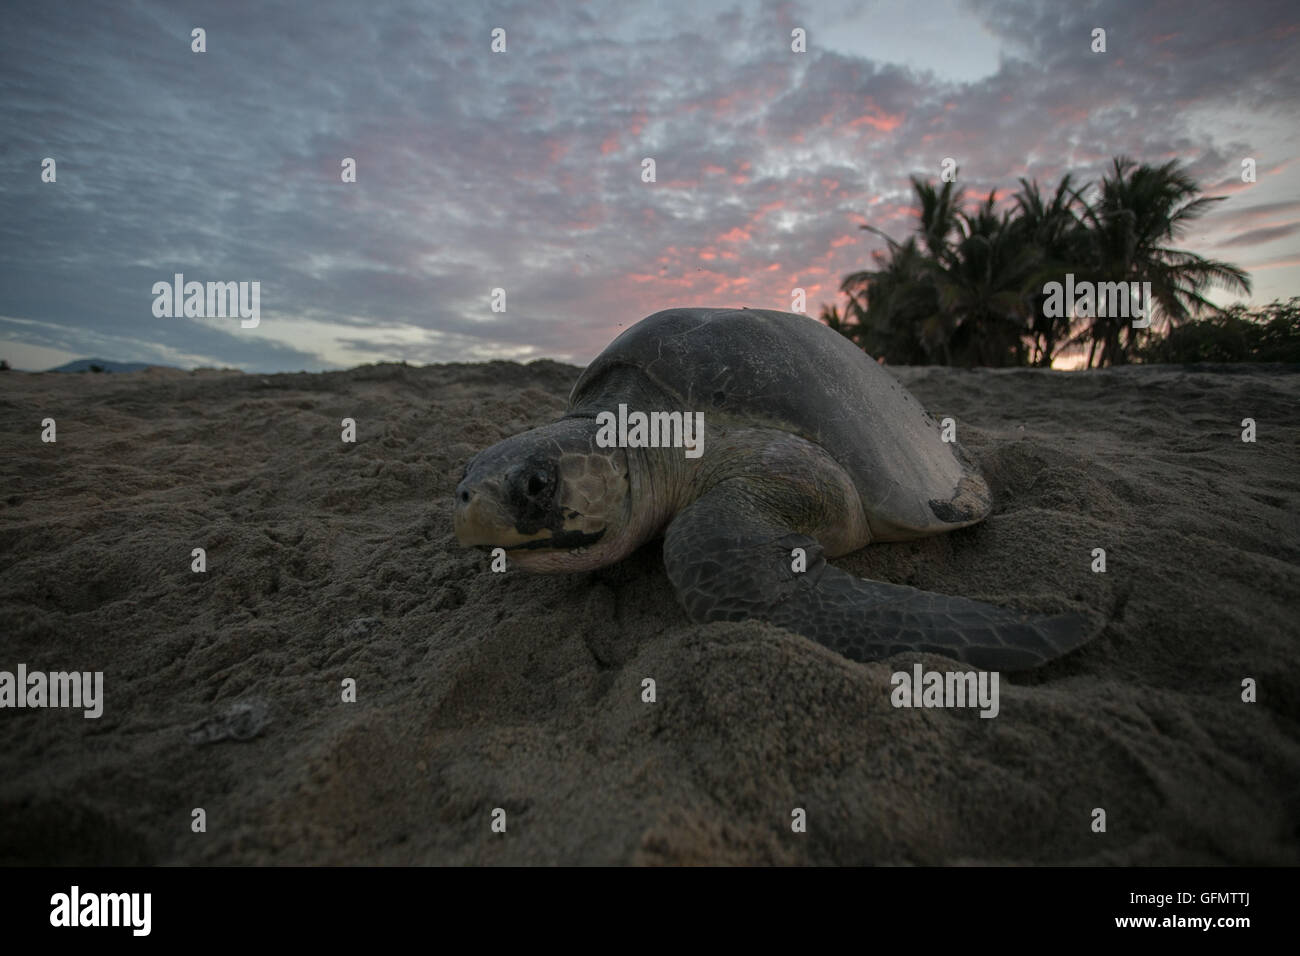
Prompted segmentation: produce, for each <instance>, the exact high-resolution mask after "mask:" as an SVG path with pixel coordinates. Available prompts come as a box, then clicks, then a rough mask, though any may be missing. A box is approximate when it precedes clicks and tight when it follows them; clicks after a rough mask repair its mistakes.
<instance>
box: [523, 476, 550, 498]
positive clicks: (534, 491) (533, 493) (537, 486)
mask: <svg viewBox="0 0 1300 956" xmlns="http://www.w3.org/2000/svg"><path fill="white" fill-rule="evenodd" d="M549 481H550V476H549V475H547V474H546V472H544V471H535V472H533V473H532V474H531V475H529V476H528V496H529V497H530V498H536V497H537V496H538V495H539V494H541V493H542V489H543V488H545V487H546V485H547V484H548V483H549Z"/></svg>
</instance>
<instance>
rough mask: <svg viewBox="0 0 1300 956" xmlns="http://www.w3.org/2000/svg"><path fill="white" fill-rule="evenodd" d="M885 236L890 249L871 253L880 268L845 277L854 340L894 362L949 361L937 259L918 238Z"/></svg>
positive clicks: (843, 286) (948, 336)
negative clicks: (936, 277) (934, 261)
mask: <svg viewBox="0 0 1300 956" xmlns="http://www.w3.org/2000/svg"><path fill="white" fill-rule="evenodd" d="M862 228H863V229H869V230H870V231H872V232H875V233H876V234H877V235H880V236H883V237H884V239H885V242H886V243H887V244H888V251H887V252H880V251H876V252H874V253H872V258H873V259H874V260H875V263H876V268H875V269H874V270H870V271H863V272H854V273H851V274H849V275H847V276H845V277H844V281H843V282H842V283H841V284H840V289H841V291H843V292H844V293H846V294H847V295H848V297H849V304H848V307H847V309H846V310H845V312H846V316H852V317H853V318H855V319H856V320H857V323H856V327H857V328H858V329H859V332H858V334H857V335H856V336H854V338H855V340H856V341H857V342H858V344H860V345H861V346H862V347H863V348H865V349H866V350H867V351H868V352H869V353H871V354H872V355H875V356H878V357H883V358H884V359H885V361H886V362H889V363H891V364H894V365H932V364H936V363H939V364H944V365H948V364H950V363H951V355H950V353H949V347H948V346H949V342H950V340H951V338H952V329H951V327H950V324H949V323H948V321H947V317H946V316H944V315H943V313H942V311H941V310H940V308H939V296H938V289H937V287H936V285H935V282H934V278H933V264H932V262H931V260H930V258H929V257H928V256H927V255H926V254H925V253H924V252H922V251H921V249H920V248H919V247H918V245H917V242H916V237H915V236H911V237H909V238H908V239H907V241H906V242H902V243H899V242H896V241H894V240H893V239H892V238H890V237H889V236H887V235H885V234H884V233H882V232H880V231H879V230H877V229H874V228H872V227H870V226H863V227H862Z"/></svg>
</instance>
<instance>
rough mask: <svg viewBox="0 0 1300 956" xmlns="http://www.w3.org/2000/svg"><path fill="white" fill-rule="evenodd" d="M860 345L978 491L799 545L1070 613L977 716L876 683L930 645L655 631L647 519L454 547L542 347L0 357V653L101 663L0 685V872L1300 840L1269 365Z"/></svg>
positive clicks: (770, 856)
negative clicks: (1012, 361)
mask: <svg viewBox="0 0 1300 956" xmlns="http://www.w3.org/2000/svg"><path fill="white" fill-rule="evenodd" d="M892 371H893V372H894V374H896V375H898V376H899V377H900V378H901V379H902V380H903V381H904V383H905V384H907V385H908V386H909V387H910V388H911V389H912V390H913V392H914V393H915V394H916V395H917V396H918V397H919V398H920V399H921V401H922V402H923V403H924V404H925V405H926V406H927V407H928V408H929V409H930V410H931V411H932V412H933V413H934V414H935V415H936V416H938V417H941V418H942V417H944V416H951V417H953V418H954V419H955V420H956V421H957V422H958V437H959V439H960V440H961V441H962V442H963V444H964V445H965V446H966V448H967V449H968V450H970V451H971V452H972V453H973V455H974V456H975V457H976V459H977V460H978V461H979V462H980V464H981V466H982V467H983V469H984V471H985V473H986V475H987V477H988V478H989V481H990V484H991V486H992V488H993V492H994V495H995V510H994V513H993V515H992V516H991V517H990V518H989V519H988V520H987V521H986V522H984V523H983V524H981V525H978V526H976V527H973V528H969V529H965V530H962V531H959V532H956V533H953V534H949V535H945V536H941V537H937V538H932V539H929V540H925V541H920V542H912V543H905V544H889V545H878V546H874V547H870V548H867V549H864V550H862V551H860V552H857V553H855V554H853V555H850V556H848V557H845V558H842V559H839V560H837V561H836V564H837V565H838V566H840V567H842V568H844V569H846V570H849V571H851V572H853V573H855V574H859V575H862V576H866V577H872V578H878V579H881V580H887V581H893V582H897V583H904V584H909V585H914V586H916V587H921V588H926V589H929V590H933V591H940V592H945V593H952V594H961V595H964V596H967V597H972V598H977V599H981V600H986V601H990V602H995V603H999V604H1007V605H1017V606H1021V607H1025V608H1029V609H1033V610H1040V611H1045V612H1050V611H1056V610H1062V609H1069V608H1072V609H1078V610H1083V611H1085V612H1086V613H1088V614H1089V615H1091V616H1092V617H1093V618H1094V619H1095V620H1096V621H1097V623H1098V627H1099V628H1100V636H1099V637H1098V638H1097V639H1096V640H1095V641H1094V642H1093V643H1092V644H1090V645H1088V646H1087V647H1086V648H1084V649H1083V650H1081V651H1080V652H1078V653H1076V654H1074V655H1071V656H1070V657H1067V658H1065V659H1063V660H1061V661H1058V662H1055V663H1053V664H1051V665H1049V666H1048V667H1047V668H1045V669H1044V670H1042V671H1039V672H1036V673H1034V674H1031V675H1026V676H1007V675H1003V678H1002V680H1001V684H1000V691H1001V699H1000V712H999V714H998V716H997V717H996V718H994V719H982V718H980V717H979V715H978V713H977V712H976V711H975V710H952V709H946V710H945V709H898V708H894V707H893V706H891V703H890V692H891V690H892V687H891V683H890V678H891V675H892V674H893V673H894V672H896V671H900V670H909V671H910V669H911V666H912V665H913V663H916V662H920V663H921V664H923V665H924V667H925V668H926V669H933V670H950V669H955V668H954V666H953V664H952V663H951V662H948V661H945V660H944V659H942V658H938V657H928V656H921V657H899V658H895V659H892V660H889V661H883V662H879V663H874V664H867V665H862V664H856V663H852V662H849V661H846V660H844V659H842V658H840V657H838V656H836V655H835V654H833V653H831V652H829V651H827V650H825V649H824V648H822V647H820V646H818V645H816V644H814V643H811V642H810V641H808V640H805V639H804V638H801V637H797V636H793V635H791V634H788V633H786V632H784V631H781V630H778V629H775V628H772V627H768V626H765V625H761V624H757V623H745V624H714V625H708V626H694V625H691V624H689V623H687V622H686V620H685V618H684V616H683V614H682V612H681V611H680V609H679V608H678V606H677V604H676V601H675V598H674V595H673V593H672V591H671V589H670V587H669V585H668V582H667V579H666V577H665V575H664V571H663V568H662V563H661V550H660V546H659V544H657V543H655V544H651V545H648V546H647V547H645V548H643V549H642V550H641V551H639V552H638V553H637V554H636V555H634V556H633V557H632V558H630V559H629V560H627V561H626V562H624V563H622V564H621V565H618V566H616V567H612V568H606V569H603V570H600V571H596V572H592V573H587V574H579V575H572V576H561V577H532V576H529V575H526V574H524V573H522V572H511V573H506V574H493V573H491V572H490V570H489V567H488V561H487V558H486V556H485V555H484V554H483V553H481V552H478V551H472V550H466V549H462V548H460V547H458V546H457V544H456V541H455V539H454V536H453V534H452V529H451V519H450V515H451V493H452V489H453V488H454V486H455V483H456V481H457V480H458V478H459V477H460V474H461V470H462V468H463V467H464V465H465V462H466V461H467V460H468V459H469V457H470V456H472V455H473V454H474V453H475V452H477V451H478V450H480V449H482V448H484V447H486V446H488V445H489V444H491V443H493V442H495V441H497V440H498V439H501V438H504V437H506V436H508V435H511V434H514V433H516V432H518V431H521V430H523V429H525V428H528V427H532V426H535V425H539V424H542V423H544V422H547V421H550V420H552V419H553V418H554V417H556V416H557V415H558V414H559V413H560V412H561V411H562V409H563V408H564V402H565V398H566V396H567V393H568V389H569V387H570V386H571V384H572V382H573V381H574V379H575V378H576V376H577V373H578V370H577V369H574V368H571V367H568V366H563V365H558V364H555V363H552V362H539V363H533V364H531V365H528V366H520V365H516V364H512V363H503V362H497V363H490V364H486V365H446V366H435V367H427V368H412V367H406V366H401V365H380V366H368V367H362V368H357V369H353V370H350V371H347V372H339V373H326V374H312V375H309V374H297V375H272V376H264V375H257V374H245V375H240V374H233V373H220V372H207V373H203V374H197V375H194V374H187V375H172V374H157V373H149V372H145V373H136V374H130V375H113V376H92V375H81V376H68V375H52V374H40V375H28V374H22V373H14V372H10V373H5V374H3V375H0V403H3V409H4V414H3V416H0V424H2V431H0V447H3V452H4V454H3V459H2V460H0V468H2V469H3V485H2V491H0V635H2V636H0V670H8V671H13V670H15V668H16V666H17V665H18V664H20V663H21V664H25V665H26V667H27V668H28V670H29V671H35V670H40V671H63V670H75V671H103V673H104V712H103V716H102V717H101V718H99V719H97V720H94V719H85V718H83V716H82V715H81V713H80V712H79V711H71V710H49V709H47V710H33V709H23V710H10V709H6V710H2V711H0V863H4V864H15V863H37V864H40V863H237V864H248V863H329V864H348V863H381V864H396V863H401V864H407V863H793V864H804V863H845V864H857V863H879V864H930V863H1053V864H1059V863H1093V864H1096V863H1133V864H1193V863H1262V864H1281V863H1287V864H1296V863H1300V833H1298V832H1297V825H1296V821H1297V820H1298V819H1300V701H1298V698H1297V695H1296V692H1297V688H1300V663H1298V662H1297V657H1298V655H1297V632H1298V626H1297V623H1296V612H1297V605H1298V603H1300V601H1298V598H1300V509H1298V508H1297V503H1298V502H1300V467H1297V466H1298V465H1300V454H1298V449H1300V423H1298V422H1297V417H1296V411H1297V408H1300V374H1296V371H1297V370H1296V369H1295V368H1279V367H1264V368H1245V367H1234V368H1231V369H1198V370H1188V369H1183V368H1159V367H1157V368H1133V369H1119V370H1113V371H1103V372H1091V373H1053V372H1043V371H1028V370H1014V371H974V372H970V371H956V370H946V369H893V370H892ZM46 418H53V419H54V420H55V422H56V427H57V442H55V443H43V442H42V441H41V440H40V434H41V428H42V425H41V423H42V420H43V419H46ZM344 418H353V419H355V421H356V429H357V441H356V443H355V444H345V443H344V442H342V441H341V440H340V434H341V425H340V423H341V420H342V419H344ZM1245 418H1251V419H1254V421H1255V422H1256V427H1257V430H1258V440H1257V441H1256V442H1254V443H1247V442H1243V441H1242V440H1241V430H1242V425H1241V422H1242V420H1243V419H1245ZM195 548H203V549H205V551H206V561H207V570H206V572H204V573H194V572H193V571H192V570H191V562H192V561H193V560H194V559H193V557H192V552H193V549H195ZM1098 548H1101V549H1104V551H1105V561H1106V570H1105V573H1094V572H1093V571H1092V565H1093V562H1094V549H1098ZM348 678H351V679H353V680H355V682H356V702H355V703H345V702H343V700H342V685H343V682H344V680H345V679H348ZM647 678H649V679H653V680H654V682H655V695H656V700H655V702H654V703H646V702H644V701H643V700H642V688H643V681H644V680H646V679H647ZM1246 678H1251V679H1253V680H1254V681H1255V682H1257V687H1258V702H1256V703H1246V702H1243V700H1242V681H1243V680H1244V679H1246ZM196 808H202V810H203V811H204V815H205V818H206V832H203V833H195V832H193V829H192V820H193V819H194V811H195V809H196ZM498 808H500V809H501V810H503V811H504V819H505V823H506V832H505V833H504V834H503V833H495V832H493V829H492V823H493V819H494V811H495V810H497V809H498ZM797 808H801V809H802V810H804V811H805V813H806V820H807V832H804V833H798V832H793V831H792V827H791V822H792V819H794V817H793V816H792V814H793V813H794V811H795V810H796V809H797ZM1096 808H1101V809H1103V810H1104V811H1105V822H1106V828H1105V832H1104V833H1099V832H1094V829H1093V821H1094V818H1095V814H1094V811H1095V809H1096ZM500 816H501V815H500V814H496V817H497V818H498V819H500Z"/></svg>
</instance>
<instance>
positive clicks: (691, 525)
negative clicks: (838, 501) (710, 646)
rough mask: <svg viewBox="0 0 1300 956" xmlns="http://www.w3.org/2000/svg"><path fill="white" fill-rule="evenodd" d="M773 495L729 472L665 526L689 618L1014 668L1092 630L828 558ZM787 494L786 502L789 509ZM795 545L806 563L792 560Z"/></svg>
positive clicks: (866, 651)
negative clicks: (865, 573) (880, 576)
mask: <svg viewBox="0 0 1300 956" xmlns="http://www.w3.org/2000/svg"><path fill="white" fill-rule="evenodd" d="M773 501H774V496H772V495H770V494H764V493H763V489H762V488H756V487H753V486H751V485H750V484H749V483H747V482H746V481H744V480H740V479H733V480H730V481H724V482H722V483H721V484H719V485H718V486H716V487H715V488H713V489H712V490H711V491H709V492H708V493H707V494H705V495H704V496H703V497H701V498H700V499H699V500H698V501H696V502H695V503H694V504H692V505H690V506H689V507H687V508H686V509H684V510H683V511H682V512H681V514H679V515H678V516H677V518H676V519H675V520H674V521H673V522H672V524H670V525H669V527H668V530H667V533H666V535H665V541H664V563H665V565H666V566H667V569H668V577H669V579H670V580H671V581H672V583H673V587H674V588H675V589H676V591H677V596H678V599H679V600H680V601H681V603H682V605H683V607H685V609H686V613H687V614H688V615H690V617H691V619H692V620H693V621H696V622H700V623H703V622H705V621H740V620H746V619H749V618H755V619H758V620H761V621H766V622H768V623H771V624H774V625H776V626H777V627H782V628H785V629H786V630H789V631H793V632H795V633H797V634H802V635H804V636H805V637H808V638H811V639H812V640H815V641H818V642H819V643H821V644H824V645H826V646H827V647H829V648H830V649H831V650H833V651H836V652H838V653H840V654H843V655H844V656H845V657H847V658H850V659H852V660H855V661H873V660H879V659H881V658H884V657H889V656H890V655H893V654H899V653H902V652H905V651H923V652H926V653H933V654H942V655H944V656H945V657H952V658H956V659H957V660H959V661H964V662H966V663H968V664H971V665H973V666H975V667H978V668H982V669H986V670H1007V671H1012V670H1025V669H1028V668H1032V667H1037V666H1038V665H1040V664H1043V663H1045V662H1046V661H1049V660H1051V659H1053V658H1055V657H1059V656H1061V655H1062V654H1065V653H1068V652H1069V651H1072V650H1074V649H1075V648H1076V647H1078V646H1080V645H1081V644H1083V643H1085V642H1086V641H1087V640H1088V639H1089V638H1090V637H1091V636H1092V635H1091V634H1090V633H1089V631H1088V629H1087V627H1086V621H1085V619H1084V618H1082V617H1081V616H1079V615H1077V614H1062V615H1058V616H1056V617H1042V616H1035V615H1030V614H1025V613H1021V612H1017V611H1013V610H1008V609H1006V608H1000V607H994V606H993V605H991V604H981V603H980V602H978V601H970V600H967V599H966V598H960V597H950V596H948V595H944V594H934V593H931V592H929V591H920V590H917V589H916V588H910V587H903V586H901V585H897V584H885V583H882V582H879V581H868V580H865V579H862V578H856V577H854V576H853V575H851V574H847V573H845V572H843V571H841V570H839V569H838V568H834V567H831V566H830V565H828V564H827V563H826V560H825V557H824V555H823V553H822V548H821V546H820V545H819V544H818V543H817V541H816V539H814V538H812V537H811V536H809V535H806V534H801V533H799V532H797V531H792V530H791V528H790V525H791V523H792V522H791V521H790V520H789V518H787V517H783V516H782V515H781V514H779V513H778V507H777V506H776V505H775V504H773ZM789 504H790V502H789V501H788V499H786V500H784V501H783V502H782V504H781V506H780V508H779V510H780V511H783V512H786V513H787V514H788V513H789V510H788V509H789ZM807 504H809V505H810V506H814V507H815V504H816V503H815V502H808V503H807ZM796 548H802V549H803V552H804V556H805V557H804V562H805V564H804V567H805V570H802V571H796V570H794V567H795V565H796V563H798V562H797V557H796V555H795V554H794V549H796Z"/></svg>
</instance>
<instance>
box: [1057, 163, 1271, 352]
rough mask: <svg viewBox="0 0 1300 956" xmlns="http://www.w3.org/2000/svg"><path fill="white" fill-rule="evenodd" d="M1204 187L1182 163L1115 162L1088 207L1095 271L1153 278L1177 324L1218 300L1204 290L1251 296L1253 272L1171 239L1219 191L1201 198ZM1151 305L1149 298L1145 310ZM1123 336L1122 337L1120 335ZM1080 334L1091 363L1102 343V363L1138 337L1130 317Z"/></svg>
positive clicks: (1100, 276)
mask: <svg viewBox="0 0 1300 956" xmlns="http://www.w3.org/2000/svg"><path fill="white" fill-rule="evenodd" d="M1200 191H1201V190H1200V187H1199V186H1198V185H1197V184H1196V181H1195V180H1193V179H1192V178H1191V177H1190V176H1189V175H1187V172H1186V171H1185V170H1184V169H1182V168H1181V167H1180V166H1179V165H1178V163H1177V161H1175V160H1170V161H1169V162H1167V163H1165V164H1164V165H1162V166H1149V165H1146V164H1141V165H1139V164H1138V163H1137V162H1136V161H1134V160H1132V159H1129V158H1127V157H1124V156H1120V157H1117V158H1116V159H1115V160H1114V163H1113V166H1112V169H1111V173H1110V175H1108V176H1106V177H1105V178H1104V179H1103V180H1102V184H1101V191H1100V195H1099V196H1098V197H1097V199H1096V200H1095V201H1094V202H1093V203H1092V204H1087V205H1085V208H1084V213H1083V217H1084V221H1085V223H1086V224H1087V227H1088V228H1087V237H1088V241H1089V259H1090V265H1091V273H1092V274H1091V275H1090V276H1089V278H1091V279H1093V280H1094V281H1102V282H1117V281H1118V282H1150V283H1151V298H1152V300H1153V301H1154V304H1155V305H1156V306H1158V308H1159V311H1160V313H1161V317H1162V323H1161V324H1162V325H1176V324H1177V323H1178V322H1179V321H1181V320H1183V319H1186V318H1188V317H1189V316H1191V315H1199V314H1200V313H1201V312H1203V311H1204V310H1206V309H1213V308H1214V305H1213V303H1211V302H1210V301H1209V300H1208V299H1206V298H1205V297H1204V295H1203V294H1202V293H1204V292H1205V291H1206V290H1208V289H1209V288H1211V287H1213V286H1219V287H1222V288H1225V289H1227V290H1229V291H1233V292H1240V293H1244V294H1249V292H1250V278H1249V277H1248V276H1247V275H1246V273H1245V272H1243V271H1242V270H1241V269H1239V268H1237V267H1236V266H1234V265H1232V264H1231V263H1227V262H1221V261H1219V260H1216V259H1206V258H1203V257H1201V256H1198V255H1196V254H1195V253H1192V252H1187V251H1185V250H1181V249H1174V248H1171V247H1170V246H1169V245H1167V243H1168V242H1169V241H1170V240H1172V239H1176V238H1177V237H1178V236H1179V235H1181V234H1182V233H1183V232H1184V231H1185V229H1186V228H1187V226H1188V224H1189V223H1191V222H1192V221H1193V220H1195V219H1198V218H1199V217H1201V216H1202V215H1204V214H1205V213H1206V212H1207V211H1208V210H1209V209H1210V208H1211V206H1212V204H1214V203H1216V202H1221V201H1222V200H1223V199H1224V198H1225V197H1222V196H1199V195H1198V194H1199V193H1200ZM1151 304H1152V303H1147V306H1148V308H1149V307H1150V306H1151ZM1121 335H1123V340H1122V341H1121ZM1081 338H1084V339H1086V340H1090V341H1091V343H1092V350H1091V351H1090V353H1089V356H1088V366H1089V367H1090V368H1091V367H1092V361H1093V357H1094V354H1095V352H1096V350H1097V348H1098V346H1100V347H1101V356H1100V364H1102V365H1106V364H1111V365H1116V364H1120V363H1123V362H1126V361H1128V359H1129V358H1130V357H1132V355H1133V352H1134V350H1135V348H1136V337H1135V335H1134V330H1133V327H1132V325H1131V323H1130V322H1129V320H1128V319H1124V318H1121V317H1118V316H1096V317H1093V318H1092V319H1091V320H1090V322H1089V325H1088V327H1087V328H1086V329H1085V330H1084V332H1083V333H1082V335H1081Z"/></svg>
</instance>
